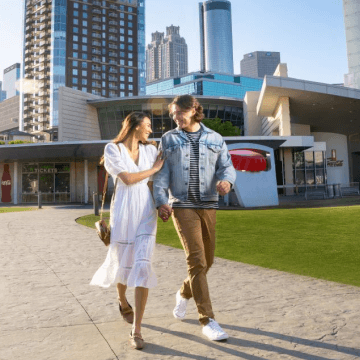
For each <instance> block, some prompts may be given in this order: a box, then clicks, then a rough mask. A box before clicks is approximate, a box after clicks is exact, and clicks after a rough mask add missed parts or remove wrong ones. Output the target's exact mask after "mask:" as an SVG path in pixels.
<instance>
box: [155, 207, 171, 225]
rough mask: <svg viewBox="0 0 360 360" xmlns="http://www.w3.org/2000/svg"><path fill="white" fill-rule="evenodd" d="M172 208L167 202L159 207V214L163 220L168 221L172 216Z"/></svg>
mask: <svg viewBox="0 0 360 360" xmlns="http://www.w3.org/2000/svg"><path fill="white" fill-rule="evenodd" d="M171 212H172V208H171V206H169V205H167V204H163V205H161V206H159V208H158V214H159V217H160V219H161V220H162V221H163V222H167V221H168V220H169V218H170V216H171Z"/></svg>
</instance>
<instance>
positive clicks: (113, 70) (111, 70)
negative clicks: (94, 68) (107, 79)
mask: <svg viewBox="0 0 360 360" xmlns="http://www.w3.org/2000/svg"><path fill="white" fill-rule="evenodd" d="M109 72H111V73H112V74H117V70H116V69H113V68H112V69H110V70H109Z"/></svg>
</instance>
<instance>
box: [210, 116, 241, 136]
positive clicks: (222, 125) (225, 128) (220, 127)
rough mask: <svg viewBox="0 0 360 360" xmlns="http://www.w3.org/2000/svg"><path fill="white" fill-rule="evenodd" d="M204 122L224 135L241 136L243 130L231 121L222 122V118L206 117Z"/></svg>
mask: <svg viewBox="0 0 360 360" xmlns="http://www.w3.org/2000/svg"><path fill="white" fill-rule="evenodd" d="M203 124H204V125H205V126H207V127H208V128H210V129H212V130H214V131H216V132H217V133H219V134H220V135H222V136H240V135H241V130H240V129H239V128H238V127H237V126H234V125H233V124H232V123H231V121H225V122H222V121H221V119H219V118H216V119H204V120H203Z"/></svg>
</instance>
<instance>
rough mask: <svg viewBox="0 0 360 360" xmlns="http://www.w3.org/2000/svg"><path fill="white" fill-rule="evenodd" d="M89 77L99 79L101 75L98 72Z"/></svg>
mask: <svg viewBox="0 0 360 360" xmlns="http://www.w3.org/2000/svg"><path fill="white" fill-rule="evenodd" d="M91 78H92V79H96V80H101V76H100V75H98V74H92V76H91Z"/></svg>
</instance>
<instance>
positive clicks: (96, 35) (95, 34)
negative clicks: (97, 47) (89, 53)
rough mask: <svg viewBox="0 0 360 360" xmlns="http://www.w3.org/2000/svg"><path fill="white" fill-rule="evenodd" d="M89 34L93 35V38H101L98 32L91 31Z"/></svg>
mask: <svg viewBox="0 0 360 360" xmlns="http://www.w3.org/2000/svg"><path fill="white" fill-rule="evenodd" d="M91 36H92V37H94V38H98V39H101V35H100V34H98V33H92V34H91Z"/></svg>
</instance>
